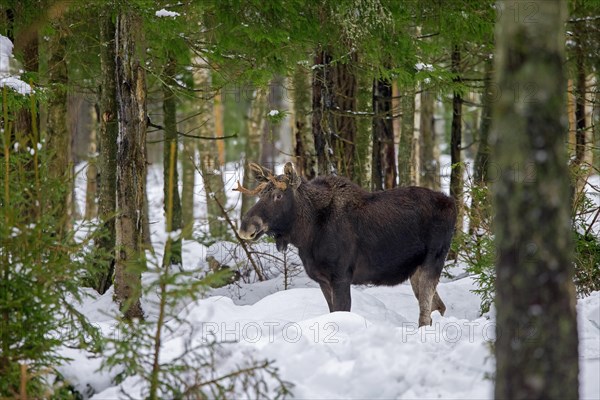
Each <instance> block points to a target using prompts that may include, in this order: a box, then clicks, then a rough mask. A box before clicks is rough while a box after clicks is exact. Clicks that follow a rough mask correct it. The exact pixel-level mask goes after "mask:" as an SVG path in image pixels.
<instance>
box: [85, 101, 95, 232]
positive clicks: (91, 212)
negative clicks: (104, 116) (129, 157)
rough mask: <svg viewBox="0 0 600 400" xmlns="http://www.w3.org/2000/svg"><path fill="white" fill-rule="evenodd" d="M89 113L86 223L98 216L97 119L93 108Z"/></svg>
mask: <svg viewBox="0 0 600 400" xmlns="http://www.w3.org/2000/svg"><path fill="white" fill-rule="evenodd" d="M89 111H90V114H91V115H92V126H91V127H90V135H89V145H88V164H87V169H86V172H85V177H86V181H87V183H86V188H85V215H84V219H85V220H86V221H91V220H92V219H94V218H96V217H97V216H98V203H97V202H96V198H97V195H98V142H97V140H98V137H97V127H98V118H97V113H96V110H95V107H90V108H89Z"/></svg>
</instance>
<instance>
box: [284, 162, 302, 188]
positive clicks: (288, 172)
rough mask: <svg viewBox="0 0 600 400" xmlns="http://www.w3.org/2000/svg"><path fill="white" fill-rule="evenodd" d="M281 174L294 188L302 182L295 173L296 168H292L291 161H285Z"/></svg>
mask: <svg viewBox="0 0 600 400" xmlns="http://www.w3.org/2000/svg"><path fill="white" fill-rule="evenodd" d="M283 174H284V175H285V177H286V178H287V180H288V182H289V183H290V186H291V187H293V188H294V189H297V188H298V186H300V184H301V183H302V178H300V176H298V174H297V173H296V168H294V164H292V163H291V162H288V163H285V167H283Z"/></svg>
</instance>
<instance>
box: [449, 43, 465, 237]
mask: <svg viewBox="0 0 600 400" xmlns="http://www.w3.org/2000/svg"><path fill="white" fill-rule="evenodd" d="M452 73H454V74H456V75H457V76H456V77H455V78H454V79H453V80H454V82H460V77H459V76H458V74H459V73H460V49H459V47H458V45H455V46H454V49H453V50H452ZM461 147H462V95H461V94H460V92H459V91H455V92H454V96H453V97H452V130H451V134H450V163H451V164H452V167H451V168H452V169H451V172H450V195H451V196H452V197H454V198H455V199H456V204H457V205H458V208H459V215H461V210H462V208H463V207H462V198H463V179H462V171H463V168H462V164H461V156H460V152H461ZM461 221H462V218H460V217H459V218H458V227H459V229H460V228H461V226H462V222H461Z"/></svg>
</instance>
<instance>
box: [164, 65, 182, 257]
mask: <svg viewBox="0 0 600 400" xmlns="http://www.w3.org/2000/svg"><path fill="white" fill-rule="evenodd" d="M176 72H177V70H176V61H175V59H174V58H173V56H172V55H171V54H168V55H167V65H166V66H165V80H166V82H165V83H163V85H162V92H163V125H164V128H165V132H164V134H165V142H164V146H163V194H164V210H165V215H166V216H167V226H166V232H177V231H179V230H180V229H181V227H182V219H181V199H180V197H179V175H178V173H177V158H178V154H177V153H178V140H177V139H178V135H177V100H176V98H175V93H173V90H172V89H171V87H170V86H169V85H170V84H172V83H173V82H174V80H175V74H176ZM165 265H181V236H180V235H177V237H175V238H171V237H169V239H168V243H167V245H166V246H165V254H164V258H163V266H165Z"/></svg>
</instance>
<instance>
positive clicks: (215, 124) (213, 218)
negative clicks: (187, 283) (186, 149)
mask: <svg viewBox="0 0 600 400" xmlns="http://www.w3.org/2000/svg"><path fill="white" fill-rule="evenodd" d="M198 62H202V61H200V60H199V61H198ZM207 67H208V66H207ZM210 80H211V77H210V73H209V70H208V68H202V69H200V70H199V71H197V72H196V73H195V74H194V84H195V85H196V87H210ZM222 107H223V104H222V101H221V96H220V95H219V94H217V95H216V96H215V98H214V99H212V98H210V99H203V101H202V102H200V104H199V109H198V112H199V116H198V118H195V120H196V121H197V126H198V131H197V133H198V135H199V136H207V137H220V136H223V131H222V130H223V127H222V125H223V122H222V118H223V112H222ZM221 142H222V140H216V141H215V140H200V141H199V142H198V150H199V153H200V170H201V171H202V181H203V183H204V193H205V196H206V216H207V222H208V231H209V233H210V236H211V237H212V238H214V239H219V238H225V237H226V235H227V224H226V222H225V221H223V215H222V212H221V208H220V207H219V205H218V203H217V202H216V201H215V198H216V200H218V201H219V202H220V203H221V204H223V205H224V204H225V201H226V194H225V186H224V183H223V176H222V167H223V164H222V163H221V162H222V161H221V160H223V161H224V160H225V150H224V143H221ZM220 145H223V149H222V150H219V146H220Z"/></svg>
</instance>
